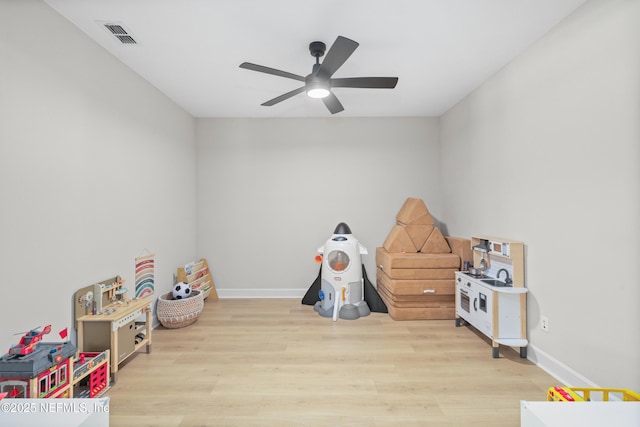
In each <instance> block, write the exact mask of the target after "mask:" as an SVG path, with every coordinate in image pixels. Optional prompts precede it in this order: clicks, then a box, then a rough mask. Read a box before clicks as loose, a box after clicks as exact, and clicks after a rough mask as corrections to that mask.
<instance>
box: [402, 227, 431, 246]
mask: <svg viewBox="0 0 640 427" xmlns="http://www.w3.org/2000/svg"><path fill="white" fill-rule="evenodd" d="M402 227H404V229H405V230H406V231H407V234H408V235H409V237H410V238H411V241H412V242H413V244H414V245H415V246H416V248H418V249H419V248H421V247H423V246H424V244H425V242H426V241H427V239H428V238H429V236H430V235H431V233H432V232H433V227H434V226H433V225H411V224H408V225H402Z"/></svg>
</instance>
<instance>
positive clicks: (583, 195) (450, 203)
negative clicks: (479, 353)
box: [440, 0, 640, 390]
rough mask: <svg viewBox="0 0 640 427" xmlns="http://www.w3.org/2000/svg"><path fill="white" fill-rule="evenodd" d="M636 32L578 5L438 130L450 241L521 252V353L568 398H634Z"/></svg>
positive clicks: (629, 9) (639, 86) (629, 16)
mask: <svg viewBox="0 0 640 427" xmlns="http://www.w3.org/2000/svg"><path fill="white" fill-rule="evenodd" d="M639 24H640V2H638V1H623V0H616V1H612V0H607V1H603V0H599V1H591V2H588V3H587V4H586V5H585V6H583V7H582V8H580V9H578V10H577V12H575V13H574V14H573V15H571V16H570V17H569V18H568V19H566V20H565V21H564V22H563V23H562V24H561V25H559V26H558V27H557V28H555V29H554V30H552V31H551V32H550V33H549V34H548V35H547V36H546V37H544V38H543V39H541V40H540V41H538V42H537V43H536V44H535V45H533V46H532V47H531V48H530V49H528V50H527V51H526V52H525V53H524V54H523V55H522V56H521V57H520V58H518V59H517V60H515V61H514V62H513V63H511V64H510V65H509V66H507V67H506V68H504V69H503V70H502V71H501V72H499V73H498V74H497V75H495V76H494V77H493V78H491V79H489V80H488V81H487V82H486V83H484V84H483V85H482V86H481V87H480V88H479V89H478V90H476V91H475V92H474V93H472V94H471V95H469V96H468V97H467V98H466V99H464V100H463V101H462V102H460V103H459V104H458V105H457V106H456V107H454V108H453V109H452V110H450V111H449V112H447V113H446V114H445V115H444V116H443V117H442V118H441V129H440V132H441V146H442V164H441V171H442V190H443V193H444V195H445V196H444V210H443V213H444V217H445V218H446V219H447V222H448V223H449V229H450V231H451V232H452V234H454V235H461V236H470V235H473V234H483V235H493V236H501V237H506V238H512V239H518V240H522V241H524V242H525V244H526V263H525V265H526V281H527V286H528V288H529V290H530V293H529V299H528V322H529V338H530V340H531V344H532V346H531V350H530V354H531V357H532V358H533V359H534V360H538V362H539V363H540V365H541V366H543V367H545V368H546V369H549V370H550V371H552V372H554V373H555V374H556V375H559V376H560V377H561V379H564V380H566V381H567V382H568V383H569V384H572V385H590V384H597V385H600V386H603V387H623V388H630V389H634V390H639V389H640V363H638V362H639V361H640V333H639V332H638V325H640V310H639V309H638V303H639V302H640V283H639V282H638V275H637V274H636V273H635V269H636V268H637V265H638V260H639V259H640V245H639V244H638V241H639V238H640V232H639V227H638V224H639V219H640V173H639V171H640V168H639V165H638V162H639V160H640V121H639V119H638V118H639V117H640V25H639ZM541 315H544V316H547V317H548V318H549V323H550V331H549V333H545V332H542V331H541V330H540V316H541Z"/></svg>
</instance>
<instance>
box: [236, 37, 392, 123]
mask: <svg viewBox="0 0 640 427" xmlns="http://www.w3.org/2000/svg"><path fill="white" fill-rule="evenodd" d="M358 45H359V44H358V43H357V42H354V41H353V40H350V39H348V38H346V37H342V36H338V38H337V39H336V41H335V42H333V45H332V46H331V48H329V51H328V52H327V56H326V57H325V58H324V60H323V61H322V64H321V63H320V57H321V56H324V53H325V50H326V48H327V46H326V45H325V44H324V43H323V42H318V41H315V42H312V43H311V44H309V51H310V52H311V56H313V57H315V58H316V63H315V64H314V65H313V70H312V71H311V73H310V74H308V75H307V76H300V75H297V74H293V73H288V72H286V71H281V70H276V69H275V68H269V67H264V66H262V65H257V64H252V63H250V62H243V63H242V64H240V68H244V69H247V70H253V71H258V72H260V73H266V74H273V75H274V76H280V77H286V78H288V79H293V80H298V81H301V82H304V86H302V87H300V88H298V89H295V90H292V91H291V92H287V93H285V94H283V95H280V96H277V97H275V98H273V99H270V100H269V101H267V102H264V103H262V104H261V105H263V106H267V107H270V106H272V105H275V104H277V103H279V102H282V101H284V100H287V99H289V98H291V97H292V96H295V95H297V94H299V93H302V92H306V93H307V95H308V96H309V97H311V98H321V99H322V101H323V102H324V105H326V107H327V108H328V109H329V111H330V112H331V114H336V113H339V112H340V111H342V110H344V107H343V106H342V104H341V103H340V101H339V100H338V98H337V97H336V95H335V94H334V93H333V92H332V91H331V89H332V88H334V87H348V88H361V89H393V88H394V87H396V84H397V83H398V78H397V77H348V78H337V79H334V78H332V76H333V74H334V73H335V72H336V71H337V70H338V69H339V68H340V67H341V66H342V64H344V63H345V61H346V60H347V59H348V58H349V57H350V56H351V54H352V53H353V52H354V51H355V50H356V48H357V47H358Z"/></svg>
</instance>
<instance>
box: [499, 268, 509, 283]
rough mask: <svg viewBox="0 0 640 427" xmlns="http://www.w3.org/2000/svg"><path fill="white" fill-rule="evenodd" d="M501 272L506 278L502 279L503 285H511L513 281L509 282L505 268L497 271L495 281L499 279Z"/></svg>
mask: <svg viewBox="0 0 640 427" xmlns="http://www.w3.org/2000/svg"><path fill="white" fill-rule="evenodd" d="M503 271H504V272H505V274H506V275H507V277H506V278H505V279H504V283H506V284H507V285H511V284H512V283H513V280H511V277H509V271H508V270H507V269H506V268H501V269H500V270H498V273H497V274H496V279H500V273H502V272H503Z"/></svg>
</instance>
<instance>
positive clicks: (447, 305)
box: [377, 282, 456, 320]
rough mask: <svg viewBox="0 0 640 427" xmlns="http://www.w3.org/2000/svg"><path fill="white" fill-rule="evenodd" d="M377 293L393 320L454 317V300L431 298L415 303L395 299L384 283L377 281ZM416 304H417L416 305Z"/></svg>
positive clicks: (448, 318)
mask: <svg viewBox="0 0 640 427" xmlns="http://www.w3.org/2000/svg"><path fill="white" fill-rule="evenodd" d="M377 287H378V294H379V295H380V298H382V300H383V301H384V302H385V304H386V306H387V309H388V311H389V316H390V317H391V318H392V319H393V320H432V319H447V320H450V319H454V318H455V314H456V308H455V300H453V298H451V299H450V300H449V301H436V300H433V301H431V302H429V303H423V304H416V303H411V302H404V301H397V300H396V299H395V298H394V296H393V295H392V294H390V293H389V291H388V290H387V289H386V288H385V286H384V284H382V283H380V282H378V286H377ZM416 305H418V306H417V307H416Z"/></svg>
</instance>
